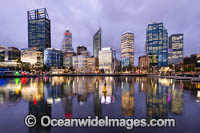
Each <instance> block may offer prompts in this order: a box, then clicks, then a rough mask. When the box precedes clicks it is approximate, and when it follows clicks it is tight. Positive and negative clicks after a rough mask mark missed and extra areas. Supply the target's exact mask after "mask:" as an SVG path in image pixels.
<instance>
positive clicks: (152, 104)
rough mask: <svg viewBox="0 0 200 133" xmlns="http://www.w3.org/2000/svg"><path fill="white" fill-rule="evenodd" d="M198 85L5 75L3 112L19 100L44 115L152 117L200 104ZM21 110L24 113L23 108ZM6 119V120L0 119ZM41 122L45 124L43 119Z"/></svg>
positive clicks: (0, 87) (0, 84)
mask: <svg viewBox="0 0 200 133" xmlns="http://www.w3.org/2000/svg"><path fill="white" fill-rule="evenodd" d="M105 82H106V91H104V89H105V86H104V85H105ZM199 89H200V83H191V82H188V81H174V80H172V79H155V78H147V77H84V76H83V77H44V78H21V79H19V78H15V79H0V113H2V112H3V113H4V114H5V115H7V113H6V109H7V108H9V106H13V104H14V105H15V109H16V110H17V109H18V108H22V109H23V110H27V111H25V112H26V115H27V114H34V115H35V116H36V117H37V118H38V119H40V118H41V117H42V116H43V115H48V116H50V117H54V118H55V117H56V118H77V117H87V116H88V115H91V116H99V117H103V116H105V115H108V116H110V117H113V118H120V117H121V118H123V117H125V118H147V119H148V120H150V119H152V118H156V119H159V118H176V117H178V118H179V117H180V118H187V116H186V115H185V113H186V114H187V113H188V110H189V109H188V108H190V107H189V106H192V108H193V109H200V108H199V106H200V105H199V104H198V103H200V102H199V101H200V90H199ZM185 95H186V98H185ZM188 96H189V98H188ZM187 100H189V102H188V101H187ZM144 103H145V104H144ZM188 103H189V104H188ZM19 104H20V107H18V105H19ZM21 104H22V105H21ZM187 104H188V105H187ZM137 110H140V111H137ZM186 110H187V111H186ZM185 111H186V112H185ZM189 112H190V113H192V110H189ZM193 113H194V112H193ZM4 114H3V115H4ZM18 115H19V116H20V117H22V118H24V117H25V115H24V114H18ZM196 115H197V116H199V114H196ZM5 119H6V118H5ZM188 119H191V118H188ZM197 120H199V119H197ZM178 122H179V121H177V123H178ZM199 122H200V121H199ZM1 123H3V120H2V121H1V119H0V124H1ZM7 123H8V121H7ZM22 123H23V122H22ZM4 124H5V122H4ZM180 126H184V125H180ZM38 127H39V128H41V127H40V125H38ZM24 128H25V127H24ZM0 129H1V127H0ZM30 130H32V129H29V131H30ZM37 130H38V129H37ZM45 130H46V129H45ZM47 131H48V132H49V131H50V127H49V128H48V129H47Z"/></svg>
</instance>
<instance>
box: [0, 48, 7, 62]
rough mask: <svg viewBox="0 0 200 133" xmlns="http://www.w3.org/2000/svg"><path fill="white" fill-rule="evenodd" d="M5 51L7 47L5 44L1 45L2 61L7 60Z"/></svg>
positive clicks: (0, 55)
mask: <svg viewBox="0 0 200 133" xmlns="http://www.w3.org/2000/svg"><path fill="white" fill-rule="evenodd" d="M5 51H6V48H5V47H3V46H0V62H4V61H5Z"/></svg>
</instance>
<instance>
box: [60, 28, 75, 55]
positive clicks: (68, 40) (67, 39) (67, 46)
mask: <svg viewBox="0 0 200 133" xmlns="http://www.w3.org/2000/svg"><path fill="white" fill-rule="evenodd" d="M62 51H63V52H64V53H65V52H69V51H74V50H73V48H72V33H71V32H70V30H69V29H67V30H66V32H65V33H64V40H63V44H62Z"/></svg>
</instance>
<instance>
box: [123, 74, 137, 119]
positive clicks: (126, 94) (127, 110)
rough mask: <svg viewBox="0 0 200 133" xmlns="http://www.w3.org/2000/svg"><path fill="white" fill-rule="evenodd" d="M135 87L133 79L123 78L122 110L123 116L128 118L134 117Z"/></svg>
mask: <svg viewBox="0 0 200 133" xmlns="http://www.w3.org/2000/svg"><path fill="white" fill-rule="evenodd" d="M134 85H135V82H134V81H133V79H132V78H127V77H126V78H121V104H122V107H121V109H122V115H123V116H126V117H132V116H134V105H135V99H134Z"/></svg>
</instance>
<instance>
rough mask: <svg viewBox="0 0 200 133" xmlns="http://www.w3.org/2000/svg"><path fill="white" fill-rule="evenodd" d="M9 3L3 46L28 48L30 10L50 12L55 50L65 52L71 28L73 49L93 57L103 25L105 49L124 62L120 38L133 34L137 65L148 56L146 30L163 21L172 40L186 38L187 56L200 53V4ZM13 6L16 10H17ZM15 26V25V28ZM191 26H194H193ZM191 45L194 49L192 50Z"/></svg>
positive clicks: (184, 1) (184, 0)
mask: <svg viewBox="0 0 200 133" xmlns="http://www.w3.org/2000/svg"><path fill="white" fill-rule="evenodd" d="M8 3H9V4H10V8H4V7H6V6H2V8H0V11H1V13H3V14H1V15H0V20H1V22H2V23H1V27H0V31H3V32H1V33H0V44H1V45H3V46H7V47H9V46H16V47H18V48H27V46H28V37H27V31H28V28H27V20H26V17H27V14H26V13H27V11H29V10H34V9H39V8H47V10H48V14H49V17H50V19H51V29H52V34H51V37H52V43H51V44H52V45H51V46H52V47H53V48H61V45H62V39H63V33H64V31H65V30H66V28H67V27H69V28H70V29H71V31H72V32H73V44H72V45H73V48H74V49H76V47H77V46H78V45H80V44H86V47H87V48H88V50H89V51H90V52H91V53H92V47H93V45H92V36H93V34H94V33H95V32H96V30H97V29H98V27H99V25H101V27H102V30H103V32H102V48H103V47H108V46H111V47H113V48H114V49H116V52H117V57H118V59H120V54H121V53H120V51H121V49H120V36H121V35H122V34H123V33H124V32H126V31H131V32H132V33H134V34H135V61H134V62H136V63H135V65H137V62H138V61H137V60H138V56H142V55H145V50H144V48H145V36H146V34H145V32H146V30H145V29H146V26H147V25H148V24H149V23H152V22H154V21H159V22H163V23H164V25H165V28H166V29H168V33H169V36H170V35H171V34H176V33H183V34H184V56H189V55H190V54H196V53H199V52H198V43H199V40H198V36H199V35H200V32H199V31H198V28H197V26H198V25H199V22H198V20H196V18H197V16H196V14H197V15H198V12H200V10H199V8H198V6H197V5H198V3H199V2H198V1H197V0H195V1H192V2H190V1H189V0H182V1H181V3H178V2H177V3H173V1H172V0H169V1H164V2H163V1H162V2H161V1H158V0H152V1H149V2H148V3H147V2H144V1H142V0H140V1H137V0H136V1H134V2H133V1H126V2H121V1H115V2H112V3H110V2H106V1H88V2H80V3H79V4H76V5H75V4H74V3H73V2H70V1H69V2H66V1H61V2H60V1H59V2H56V4H55V2H50V1H48V3H46V1H45V0H42V1H39V2H35V1H28V2H27V1H23V0H19V1H17V2H11V1H9V0H8V1H1V2H0V5H7V4H8ZM30 3H32V4H30ZM77 3H78V2H77ZM155 3H156V4H158V5H159V6H158V8H156V9H154V8H153V7H154V4H155ZM111 4H112V5H113V6H112V7H111ZM109 5H110V6H109ZM125 5H127V6H126V7H127V8H126V9H123V10H118V9H121V8H123V6H125ZM188 5H192V6H193V8H192V9H191V8H189V6H188ZM12 6H14V7H15V8H14V9H13V8H12ZM21 6H23V8H21ZM58 7H59V8H58ZM66 7H68V8H66ZM78 7H79V8H78ZM88 7H89V8H88ZM168 8H170V10H168ZM133 9H134V10H133ZM187 9H190V10H187ZM16 10H17V12H18V13H17V14H16ZM5 12H7V13H9V15H8V14H7V13H5ZM183 15H184V16H183ZM13 22H15V23H14V24H12V23H13ZM191 23H192V25H190V24H191ZM188 25H189V26H188ZM191 45H193V46H194V47H190V46H191Z"/></svg>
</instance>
